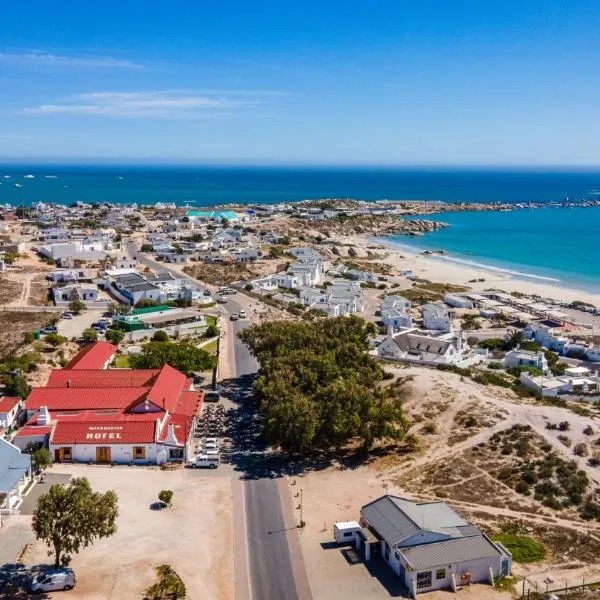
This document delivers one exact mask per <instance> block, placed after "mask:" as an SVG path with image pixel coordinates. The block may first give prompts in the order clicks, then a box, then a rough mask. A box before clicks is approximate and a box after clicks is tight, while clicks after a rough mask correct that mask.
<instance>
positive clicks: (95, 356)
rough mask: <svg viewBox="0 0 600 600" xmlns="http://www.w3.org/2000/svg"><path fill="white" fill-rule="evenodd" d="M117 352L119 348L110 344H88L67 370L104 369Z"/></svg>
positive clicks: (72, 360)
mask: <svg viewBox="0 0 600 600" xmlns="http://www.w3.org/2000/svg"><path fill="white" fill-rule="evenodd" d="M116 351H117V347H116V346H114V345H113V344H109V343H108V342H104V341H99V342H94V343H93V344H88V345H87V346H85V347H84V348H82V349H81V350H80V351H79V352H78V353H77V354H76V355H75V356H74V357H73V358H72V359H71V360H70V361H69V363H68V364H67V366H66V367H65V369H102V367H103V366H104V364H105V363H106V361H108V360H109V359H110V358H111V357H112V355H113V354H114V353H115V352H116Z"/></svg>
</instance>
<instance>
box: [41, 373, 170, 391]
mask: <svg viewBox="0 0 600 600" xmlns="http://www.w3.org/2000/svg"><path fill="white" fill-rule="evenodd" d="M159 372H160V371H159V369H102V370H98V369H74V370H70V369H69V370H62V369H61V370H57V371H52V372H51V373H50V377H49V378H48V383H46V387H49V388H65V387H71V388H113V387H121V388H122V387H143V386H150V385H152V381H153V379H154V378H155V377H156V376H157V375H158V373H159ZM68 382H70V383H68Z"/></svg>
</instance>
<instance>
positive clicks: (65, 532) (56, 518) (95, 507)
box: [31, 477, 119, 568]
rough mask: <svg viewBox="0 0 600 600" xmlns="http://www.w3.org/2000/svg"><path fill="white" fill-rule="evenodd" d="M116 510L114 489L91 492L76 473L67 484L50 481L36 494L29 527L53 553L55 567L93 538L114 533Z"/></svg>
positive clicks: (86, 482)
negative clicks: (36, 499)
mask: <svg viewBox="0 0 600 600" xmlns="http://www.w3.org/2000/svg"><path fill="white" fill-rule="evenodd" d="M118 514H119V511H118V498H117V495H116V494H115V493H114V492H113V491H108V492H105V493H104V494H101V493H100V492H94V491H93V490H92V488H91V486H90V482H89V481H88V480H87V479H86V478H85V477H79V478H75V479H73V480H72V481H71V483H70V484H69V485H67V486H62V485H53V486H52V487H51V488H50V491H49V492H48V493H47V494H43V495H42V496H40V497H39V498H38V502H37V506H36V508H35V510H34V512H33V521H32V523H31V527H32V529H33V532H34V533H35V536H36V538H37V539H38V540H43V541H44V542H46V545H47V546H48V547H49V548H51V550H49V551H48V554H49V555H52V554H54V566H55V567H56V568H58V567H60V566H61V565H66V564H68V563H69V561H70V559H71V554H73V553H78V552H79V550H80V549H81V548H86V547H87V546H89V545H90V544H92V543H93V541H94V540H95V539H99V538H104V537H108V536H111V535H113V534H114V533H115V532H116V530H117V525H116V520H117V516H118Z"/></svg>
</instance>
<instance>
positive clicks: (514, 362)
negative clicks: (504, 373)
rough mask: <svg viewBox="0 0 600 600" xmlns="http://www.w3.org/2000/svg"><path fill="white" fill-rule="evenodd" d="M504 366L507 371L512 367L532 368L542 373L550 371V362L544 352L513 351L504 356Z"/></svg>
mask: <svg viewBox="0 0 600 600" xmlns="http://www.w3.org/2000/svg"><path fill="white" fill-rule="evenodd" d="M502 364H503V366H504V368H505V369H509V368H511V367H532V368H535V369H538V370H540V371H541V372H542V373H546V372H547V371H548V361H547V360H546V355H545V354H544V353H543V352H535V351H533V350H520V349H518V348H517V349H516V350H511V351H510V352H507V353H506V354H505V355H504V360H503V361H502Z"/></svg>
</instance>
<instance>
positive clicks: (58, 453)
mask: <svg viewBox="0 0 600 600" xmlns="http://www.w3.org/2000/svg"><path fill="white" fill-rule="evenodd" d="M62 459H63V449H62V448H55V450H54V462H60V461H61V460H62Z"/></svg>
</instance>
